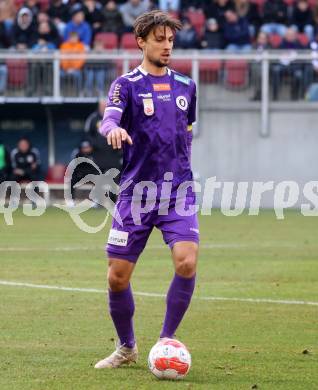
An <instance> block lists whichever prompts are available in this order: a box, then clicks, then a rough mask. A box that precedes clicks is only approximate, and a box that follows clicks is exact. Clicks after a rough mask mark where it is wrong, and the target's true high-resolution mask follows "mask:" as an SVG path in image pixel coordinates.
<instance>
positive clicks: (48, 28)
mask: <svg viewBox="0 0 318 390" xmlns="http://www.w3.org/2000/svg"><path fill="white" fill-rule="evenodd" d="M37 22H38V28H37V39H44V40H45V41H47V42H51V43H53V45H54V46H55V47H56V48H58V47H59V46H60V43H61V38H60V35H59V32H58V30H57V28H56V26H55V24H54V23H53V22H52V21H51V20H50V18H49V15H48V14H47V13H46V12H43V11H41V12H39V13H38V16H37Z"/></svg>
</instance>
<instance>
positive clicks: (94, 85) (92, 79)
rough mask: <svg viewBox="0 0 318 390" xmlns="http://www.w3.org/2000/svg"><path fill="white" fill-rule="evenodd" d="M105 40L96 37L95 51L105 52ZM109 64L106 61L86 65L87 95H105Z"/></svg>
mask: <svg viewBox="0 0 318 390" xmlns="http://www.w3.org/2000/svg"><path fill="white" fill-rule="evenodd" d="M103 52H105V49H104V42H103V41H101V40H99V39H95V41H94V46H93V53H103ZM106 72H107V65H105V62H104V61H103V62H95V63H91V64H88V65H87V66H86V67H85V91H86V96H95V93H96V92H97V94H98V95H99V96H101V95H105V87H106Z"/></svg>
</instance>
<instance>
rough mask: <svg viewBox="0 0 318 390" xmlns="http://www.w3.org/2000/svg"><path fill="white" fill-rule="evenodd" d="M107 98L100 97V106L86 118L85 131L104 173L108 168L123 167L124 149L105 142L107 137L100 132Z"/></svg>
mask: <svg viewBox="0 0 318 390" xmlns="http://www.w3.org/2000/svg"><path fill="white" fill-rule="evenodd" d="M105 108H106V100H105V99H104V98H103V99H100V100H99V102H98V108H97V110H96V111H94V112H93V113H92V114H90V116H89V117H88V118H87V119H86V122H85V129H84V131H85V132H86V133H87V136H88V137H89V140H90V141H91V143H92V145H93V148H94V156H95V162H96V164H97V165H98V166H99V168H100V170H101V171H102V172H103V173H104V172H106V171H107V170H108V169H111V168H117V169H119V170H120V169H121V162H122V160H121V159H122V151H121V150H120V149H117V150H115V149H113V148H112V147H111V146H109V145H107V142H105V137H103V136H101V135H100V134H99V131H98V129H99V127H100V125H101V122H102V120H103V117H104V112H105Z"/></svg>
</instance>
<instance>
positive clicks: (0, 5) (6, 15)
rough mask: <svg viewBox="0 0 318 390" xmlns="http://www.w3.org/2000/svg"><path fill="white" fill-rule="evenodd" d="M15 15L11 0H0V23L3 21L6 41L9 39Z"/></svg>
mask: <svg viewBox="0 0 318 390" xmlns="http://www.w3.org/2000/svg"><path fill="white" fill-rule="evenodd" d="M15 15H16V9H15V6H14V1H13V0H0V24H1V23H3V25H4V31H5V36H6V38H7V41H9V40H10V36H11V33H12V27H13V23H14V19H15Z"/></svg>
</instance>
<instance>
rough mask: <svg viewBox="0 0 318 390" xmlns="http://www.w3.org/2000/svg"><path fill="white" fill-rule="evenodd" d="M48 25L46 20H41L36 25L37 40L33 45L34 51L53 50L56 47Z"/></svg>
mask: <svg viewBox="0 0 318 390" xmlns="http://www.w3.org/2000/svg"><path fill="white" fill-rule="evenodd" d="M50 28H51V27H50V25H49V23H48V22H42V23H40V24H39V27H38V40H37V43H36V44H34V45H33V47H32V49H33V50H34V51H41V52H43V51H48V50H54V49H56V48H57V47H58V43H57V44H56V43H55V40H54V39H55V36H54V35H52V33H51V29H50Z"/></svg>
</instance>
